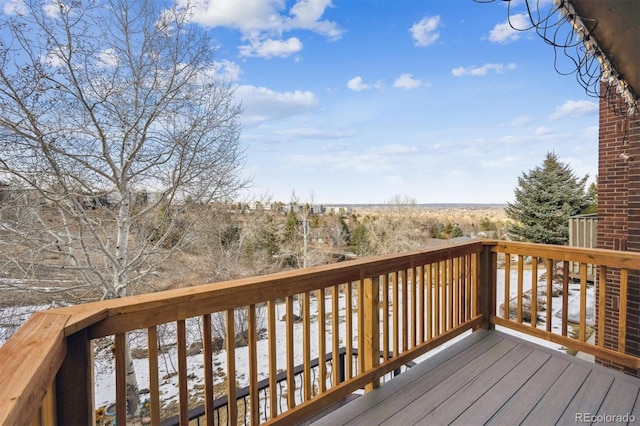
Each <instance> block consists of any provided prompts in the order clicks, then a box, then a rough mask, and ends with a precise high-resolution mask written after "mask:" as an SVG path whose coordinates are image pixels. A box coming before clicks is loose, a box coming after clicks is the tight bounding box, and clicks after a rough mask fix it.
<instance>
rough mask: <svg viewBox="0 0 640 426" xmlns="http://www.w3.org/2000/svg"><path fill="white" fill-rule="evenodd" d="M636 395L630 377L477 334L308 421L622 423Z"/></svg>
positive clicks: (637, 401)
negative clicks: (364, 393) (360, 395)
mask: <svg viewBox="0 0 640 426" xmlns="http://www.w3.org/2000/svg"><path fill="white" fill-rule="evenodd" d="M639 390H640V379H637V378H635V377H631V376H629V375H626V374H623V373H620V372H618V371H615V370H613V369H609V368H605V367H603V366H600V365H595V364H592V363H589V362H587V361H584V360H582V359H578V358H575V357H571V356H568V355H566V354H564V353H562V352H559V351H555V350H553V349H551V348H546V347H543V346H539V345H536V344H535V343H531V342H529V341H524V340H521V339H518V338H516V337H514V336H511V335H507V334H504V333H501V332H498V331H490V332H488V331H478V332H475V333H473V334H472V335H470V336H468V337H465V338H464V339H463V340H462V341H460V342H458V343H456V344H455V345H453V346H451V347H450V348H447V349H445V350H444V351H442V352H440V353H438V354H436V355H434V356H433V357H431V358H429V359H428V360H426V361H424V362H422V363H420V364H418V365H417V366H415V367H413V368H411V369H410V370H409V371H407V372H405V373H403V374H401V375H400V376H398V377H396V378H394V379H392V380H390V381H388V382H387V383H385V384H383V385H381V386H380V387H379V388H378V389H375V390H374V391H372V392H370V393H368V394H366V395H364V396H362V397H360V398H357V399H355V400H354V401H352V402H349V403H348V404H346V405H344V406H342V407H340V408H337V409H336V410H335V411H333V412H331V413H329V414H328V415H326V416H324V417H322V418H320V419H318V420H316V421H315V422H314V423H312V424H313V425H315V426H321V425H331V426H334V425H444V424H455V425H481V424H494V425H515V424H525V425H526V424H529V425H553V424H572V425H575V424H577V423H583V422H584V423H591V424H599V423H607V424H628V423H633V420H635V421H636V422H638V421H640V396H639ZM588 416H593V418H590V417H588ZM616 416H619V417H616ZM630 416H634V417H630ZM630 420H631V421H630Z"/></svg>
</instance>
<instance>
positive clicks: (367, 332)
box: [358, 276, 380, 392]
mask: <svg viewBox="0 0 640 426" xmlns="http://www.w3.org/2000/svg"><path fill="white" fill-rule="evenodd" d="M360 282H361V283H362V284H363V287H364V292H365V293H364V295H363V297H362V299H364V302H363V304H364V306H363V308H364V312H363V315H362V317H363V319H364V325H365V328H364V329H363V330H362V331H360V330H358V331H359V332H360V333H361V334H363V335H364V348H362V349H361V350H360V352H363V353H365V356H364V368H363V371H370V370H373V369H374V368H376V367H377V366H378V365H380V278H379V277H377V276H376V277H373V278H367V279H366V280H365V281H364V283H363V282H362V281H360ZM378 386H380V380H379V379H374V380H373V381H372V382H371V383H370V384H367V385H366V386H365V391H366V392H369V391H371V390H372V389H375V388H377V387H378Z"/></svg>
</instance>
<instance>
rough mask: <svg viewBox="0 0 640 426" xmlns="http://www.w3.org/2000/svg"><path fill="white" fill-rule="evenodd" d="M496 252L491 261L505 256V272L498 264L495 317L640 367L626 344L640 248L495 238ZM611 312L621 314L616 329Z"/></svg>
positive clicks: (639, 271) (519, 328)
mask: <svg viewBox="0 0 640 426" xmlns="http://www.w3.org/2000/svg"><path fill="white" fill-rule="evenodd" d="M492 252H493V257H494V259H493V260H492V261H491V264H492V265H496V262H497V255H498V254H500V255H501V256H504V259H505V261H504V267H503V268H504V273H501V274H500V277H499V278H498V277H497V273H496V271H497V269H496V270H494V271H492V274H493V276H494V277H493V278H492V279H491V280H490V282H492V283H495V284H494V285H495V287H494V288H493V289H492V290H491V292H492V293H493V294H495V295H496V297H495V298H494V301H495V304H494V306H492V307H491V308H489V309H490V310H491V312H496V315H493V316H492V317H491V322H492V323H494V324H495V325H500V326H504V327H507V328H510V329H513V330H516V331H520V332H523V333H526V334H530V335H532V336H535V337H538V338H541V339H544V340H547V341H550V342H553V343H556V344H559V345H563V346H565V347H567V348H569V349H572V350H574V351H582V352H586V353H588V354H591V355H594V356H595V357H596V358H598V359H600V360H603V361H608V362H611V363H615V364H617V365H619V366H624V367H629V368H631V369H640V358H638V357H637V356H636V355H632V354H628V353H627V350H626V347H625V344H626V329H627V309H628V297H627V294H628V290H629V288H630V285H631V283H630V277H636V281H635V286H636V287H637V286H638V285H639V284H640V281H638V277H640V253H630V252H621V251H612V250H597V249H583V248H576V247H565V246H555V245H543V244H523V243H508V242H499V243H496V244H493V245H492ZM574 270H575V271H579V273H574V272H573V271H574ZM525 276H526V277H527V278H525ZM612 283H615V284H612ZM534 295H535V296H536V297H534ZM590 296H591V297H592V299H593V300H592V301H591V302H590V303H588V298H589V297H590ZM596 297H597V301H598V303H595V298H596ZM571 302H573V303H571ZM589 307H591V308H593V309H594V310H593V311H592V312H591V314H589ZM596 308H597V309H596ZM572 313H573V318H571V317H570V316H571V314H572ZM607 316H609V317H610V318H614V317H615V318H617V320H618V326H617V327H615V328H617V330H616V331H615V332H611V331H610V332H609V333H605V327H606V319H607ZM596 330H597V331H598V332H597V333H596V334H593V333H595V332H596ZM605 335H607V337H608V340H610V341H609V342H605ZM596 336H597V338H596ZM590 337H591V339H590ZM612 342H613V343H612Z"/></svg>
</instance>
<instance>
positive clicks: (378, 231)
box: [362, 195, 419, 255]
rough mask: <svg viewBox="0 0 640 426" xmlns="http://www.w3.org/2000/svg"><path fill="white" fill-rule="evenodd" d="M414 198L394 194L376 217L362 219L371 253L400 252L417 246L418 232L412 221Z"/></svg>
mask: <svg viewBox="0 0 640 426" xmlns="http://www.w3.org/2000/svg"><path fill="white" fill-rule="evenodd" d="M415 204H416V203H415V200H414V199H412V198H409V197H407V196H404V197H401V196H400V195H395V196H394V197H393V198H392V199H391V200H390V201H389V202H388V203H387V204H386V205H385V206H384V208H382V209H380V211H379V212H378V213H379V215H378V217H376V218H371V219H367V220H364V221H363V222H362V225H363V227H364V229H366V231H367V233H366V234H367V236H368V238H369V241H368V245H369V247H370V252H369V253H366V255H371V254H388V253H400V252H403V251H407V250H413V249H416V248H417V247H419V232H418V231H417V229H416V228H417V225H416V223H415V222H414V216H415V210H416V205H415Z"/></svg>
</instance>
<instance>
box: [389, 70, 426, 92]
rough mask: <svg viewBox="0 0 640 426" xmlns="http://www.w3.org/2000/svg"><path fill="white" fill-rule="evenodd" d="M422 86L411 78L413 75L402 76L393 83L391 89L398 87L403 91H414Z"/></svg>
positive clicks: (418, 81)
mask: <svg viewBox="0 0 640 426" xmlns="http://www.w3.org/2000/svg"><path fill="white" fill-rule="evenodd" d="M420 86H422V82H421V81H420V80H418V79H415V78H413V74H402V75H401V76H400V77H398V78H397V79H396V81H394V82H393V87H400V88H403V89H415V88H417V87H420Z"/></svg>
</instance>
